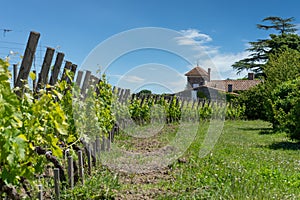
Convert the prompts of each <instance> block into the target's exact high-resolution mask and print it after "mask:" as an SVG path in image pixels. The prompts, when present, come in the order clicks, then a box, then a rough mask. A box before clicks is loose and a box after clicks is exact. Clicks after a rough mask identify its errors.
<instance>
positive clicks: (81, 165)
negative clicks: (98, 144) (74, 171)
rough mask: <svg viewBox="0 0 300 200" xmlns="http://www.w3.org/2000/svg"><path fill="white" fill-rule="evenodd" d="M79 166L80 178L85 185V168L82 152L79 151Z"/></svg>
mask: <svg viewBox="0 0 300 200" xmlns="http://www.w3.org/2000/svg"><path fill="white" fill-rule="evenodd" d="M78 166H79V177H80V180H81V183H82V184H84V168H83V157H82V151H81V150H79V151H78Z"/></svg>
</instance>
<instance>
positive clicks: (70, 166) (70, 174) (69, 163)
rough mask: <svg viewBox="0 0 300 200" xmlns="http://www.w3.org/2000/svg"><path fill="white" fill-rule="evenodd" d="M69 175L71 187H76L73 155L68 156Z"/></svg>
mask: <svg viewBox="0 0 300 200" xmlns="http://www.w3.org/2000/svg"><path fill="white" fill-rule="evenodd" d="M68 177H69V187H70V188H71V189H73V187H74V171H73V157H72V156H68Z"/></svg>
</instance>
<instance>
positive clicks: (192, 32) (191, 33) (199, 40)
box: [176, 29, 212, 45]
mask: <svg viewBox="0 0 300 200" xmlns="http://www.w3.org/2000/svg"><path fill="white" fill-rule="evenodd" d="M180 32H181V33H182V35H183V36H182V37H177V38H176V39H177V42H178V44H179V45H195V44H203V43H207V42H211V41H212V38H211V37H210V36H209V35H206V34H204V33H200V31H199V30H197V29H187V30H181V31H180Z"/></svg>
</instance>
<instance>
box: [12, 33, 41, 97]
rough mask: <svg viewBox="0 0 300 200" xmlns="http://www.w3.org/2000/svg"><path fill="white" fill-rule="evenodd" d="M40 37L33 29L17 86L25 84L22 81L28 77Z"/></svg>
mask: <svg viewBox="0 0 300 200" xmlns="http://www.w3.org/2000/svg"><path fill="white" fill-rule="evenodd" d="M39 38H40V33H37V32H33V31H32V32H30V35H29V38H28V42H27V46H26V49H25V53H24V57H23V59H22V63H21V67H20V71H19V73H18V78H17V81H16V87H20V88H21V87H22V86H23V82H22V81H23V80H27V79H28V76H29V72H30V69H31V65H32V62H33V58H34V54H35V51H36V47H37V44H38V41H39ZM17 94H18V95H19V96H20V95H21V93H20V92H17Z"/></svg>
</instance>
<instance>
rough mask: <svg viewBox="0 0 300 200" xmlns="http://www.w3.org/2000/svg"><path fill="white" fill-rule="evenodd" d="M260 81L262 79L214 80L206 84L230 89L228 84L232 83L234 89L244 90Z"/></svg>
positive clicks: (226, 89)
mask: <svg viewBox="0 0 300 200" xmlns="http://www.w3.org/2000/svg"><path fill="white" fill-rule="evenodd" d="M259 83H261V81H260V80H213V81H211V82H208V83H207V84H206V86H207V87H212V88H218V89H220V90H223V91H228V85H232V90H233V91H242V90H249V89H250V88H251V87H254V86H255V85H257V84H259Z"/></svg>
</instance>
